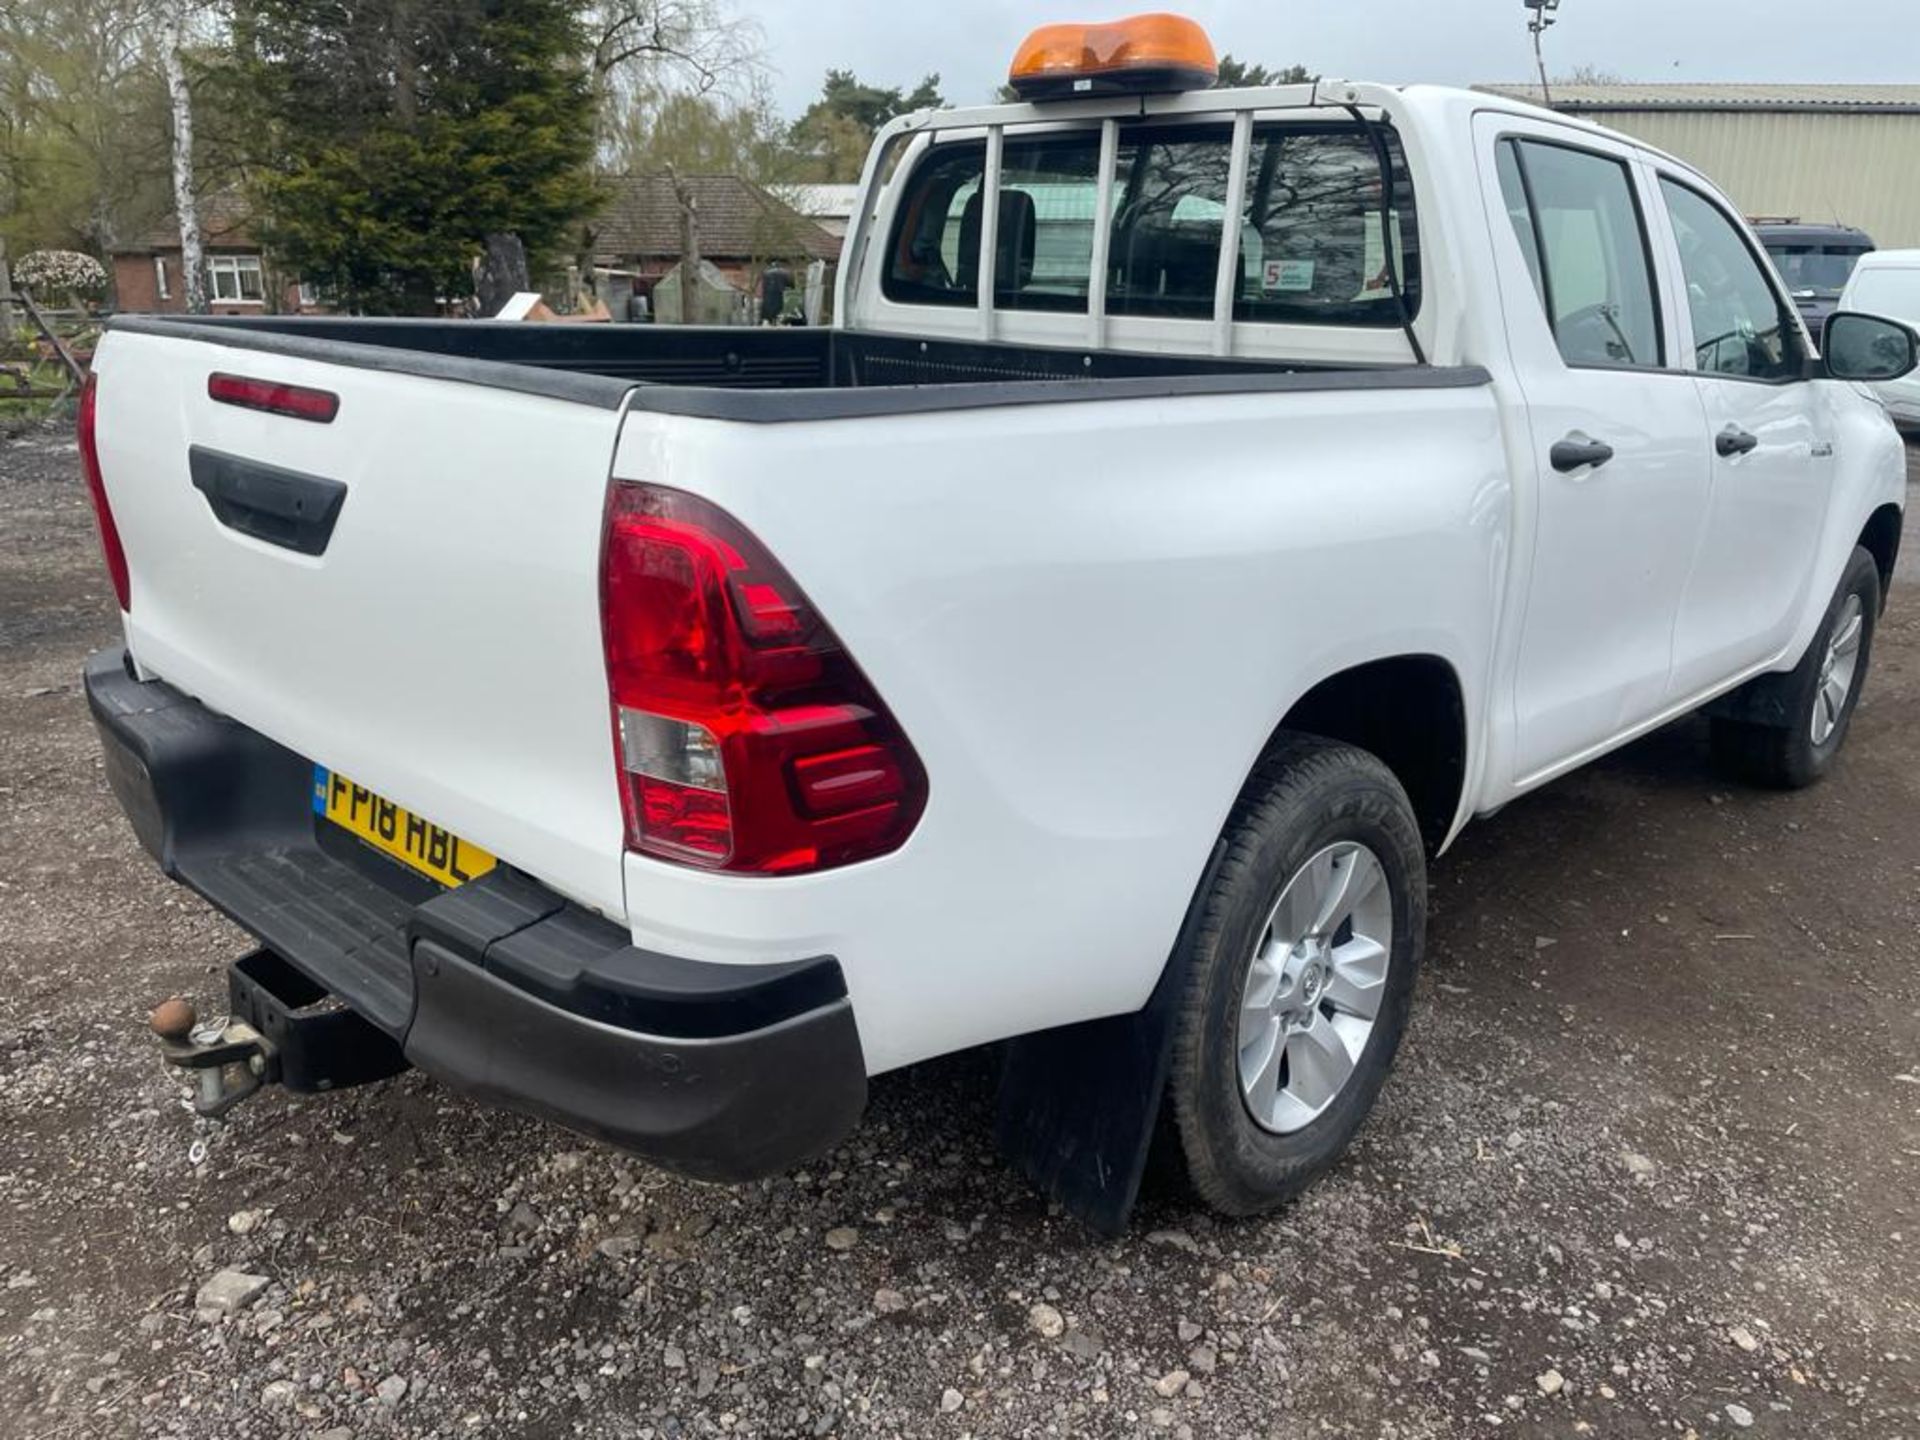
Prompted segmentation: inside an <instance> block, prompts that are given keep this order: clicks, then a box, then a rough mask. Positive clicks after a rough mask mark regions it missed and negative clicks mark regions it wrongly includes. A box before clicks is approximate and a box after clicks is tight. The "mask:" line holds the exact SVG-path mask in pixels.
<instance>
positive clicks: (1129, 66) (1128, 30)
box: [1007, 12, 1220, 100]
mask: <svg viewBox="0 0 1920 1440" xmlns="http://www.w3.org/2000/svg"><path fill="white" fill-rule="evenodd" d="M1219 77H1220V62H1219V60H1218V59H1217V58H1216V57H1215V56H1214V53H1213V42H1212V41H1211V40H1209V39H1208V38H1207V32H1206V31H1205V30H1203V29H1201V28H1200V26H1199V24H1198V23H1197V22H1195V21H1192V20H1189V19H1187V18H1186V17H1185V16H1184V15H1169V14H1166V13H1164V12H1155V13H1153V14H1150V15H1132V16H1129V17H1128V18H1127V19H1125V20H1115V21H1112V22H1111V23H1108V24H1098V25H1082V24H1064V25H1042V26H1041V27H1040V28H1039V29H1038V30H1035V31H1034V32H1033V33H1032V34H1031V35H1029V36H1027V38H1026V40H1025V41H1024V42H1022V44H1021V46H1020V49H1019V50H1018V51H1017V52H1016V53H1015V55H1014V57H1013V68H1012V69H1011V70H1009V71H1008V72H1007V83H1008V84H1010V85H1011V86H1012V87H1013V91H1014V93H1015V94H1016V95H1018V96H1019V97H1020V98H1021V99H1022V100H1075V99H1079V98H1081V97H1083V96H1095V95H1150V94H1164V93H1168V92H1171V91H1176V90H1205V89H1208V88H1209V87H1211V86H1212V85H1213V83H1214V82H1215V81H1216V80H1217V79H1219Z"/></svg>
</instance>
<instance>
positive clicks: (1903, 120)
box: [1478, 84, 1920, 250]
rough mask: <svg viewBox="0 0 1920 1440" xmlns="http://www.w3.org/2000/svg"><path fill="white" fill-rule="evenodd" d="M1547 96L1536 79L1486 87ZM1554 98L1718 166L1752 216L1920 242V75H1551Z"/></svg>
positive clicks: (1568, 109) (1712, 172)
mask: <svg viewBox="0 0 1920 1440" xmlns="http://www.w3.org/2000/svg"><path fill="white" fill-rule="evenodd" d="M1478 88H1480V89H1482V90H1486V91H1489V92H1491V93H1493V94H1497V95H1506V96H1511V97H1513V98H1515V99H1520V100H1531V101H1532V102H1533V103H1535V104H1538V103H1539V102H1540V87H1539V86H1538V85H1482V86H1480V87H1478ZM1553 108H1554V109H1555V110H1558V111H1561V112H1562V113H1563V114H1567V115H1578V116H1580V117H1581V118H1582V119H1586V120H1592V121H1594V122H1595V123H1597V124H1600V125H1606V126H1610V127H1612V128H1613V129H1615V130H1622V131H1625V132H1626V133H1627V134H1629V135H1632V136H1634V137H1635V138H1636V139H1639V140H1644V141H1646V142H1647V143H1648V144H1649V145H1654V146H1657V147H1658V148H1660V149H1662V150H1665V151H1667V152H1668V153H1669V154H1672V155H1677V156H1679V157H1680V158H1681V159H1682V160H1685V161H1687V162H1688V163H1689V164H1691V165H1694V166H1696V167H1697V168H1699V169H1700V170H1702V171H1704V172H1705V173H1706V174H1707V175H1709V176H1711V177H1712V178H1713V180H1714V181H1715V183H1716V184H1718V185H1719V186H1720V187H1721V189H1723V190H1725V191H1726V192H1727V193H1728V194H1729V195H1731V196H1732V197H1733V199H1734V201H1735V202H1736V203H1737V204H1739V206H1740V207H1741V208H1742V209H1743V210H1745V211H1746V213H1747V214H1748V215H1750V216H1764V217H1768V218H1773V219H1789V218H1793V219H1799V220H1804V221H1806V222H1808V223H1809V224H1829V223H1837V224H1841V225H1855V226H1858V227H1859V228H1860V229H1862V230H1865V231H1866V232H1867V233H1868V234H1869V235H1871V236H1872V237H1873V240H1874V243H1875V244H1876V245H1878V246H1879V247H1880V248H1881V249H1883V250H1891V249H1906V248H1920V85H1627V84H1622V85H1555V86H1554V87H1553Z"/></svg>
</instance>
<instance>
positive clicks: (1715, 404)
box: [1659, 172, 1834, 701]
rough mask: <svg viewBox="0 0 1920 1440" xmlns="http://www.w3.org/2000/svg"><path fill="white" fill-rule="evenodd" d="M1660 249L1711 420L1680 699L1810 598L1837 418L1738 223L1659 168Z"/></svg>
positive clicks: (1786, 307)
mask: <svg viewBox="0 0 1920 1440" xmlns="http://www.w3.org/2000/svg"><path fill="white" fill-rule="evenodd" d="M1659 185H1660V198H1661V207H1662V210H1663V212H1664V218H1665V220H1666V222H1667V225H1668V227H1669V228H1670V230H1671V232H1672V237H1673V244H1672V249H1671V251H1670V252H1669V253H1670V254H1671V256H1672V257H1673V261H1674V263H1675V264H1677V267H1678V274H1677V276H1676V283H1677V287H1678V289H1679V290H1680V293H1681V294H1683V295H1684V296H1685V299H1686V304H1685V307H1684V310H1685V313H1684V314H1683V315H1682V316H1681V323H1682V324H1683V325H1684V326H1685V327H1686V328H1687V329H1688V330H1689V331H1690V332H1691V333H1690V335H1689V338H1688V343H1687V346H1686V348H1685V350H1684V351H1683V352H1682V354H1681V357H1680V363H1681V364H1683V365H1685V366H1686V367H1687V368H1689V369H1691V370H1693V371H1694V372H1695V374H1696V376H1697V377H1698V378H1697V379H1696V381H1695V383H1696V384H1697V385H1698V387H1699V390H1700V397H1701V401H1702V403H1703V404H1704V406H1705V407H1706V414H1707V425H1708V429H1709V431H1710V441H1711V445H1710V449H1709V451H1708V456H1709V464H1710V465H1711V466H1712V475H1713V482H1712V487H1711V490H1710V494H1709V503H1708V509H1707V519H1706V526H1705V528H1704V530H1703V532H1702V534H1701V538H1700V551H1699V555H1698V556H1697V557H1696V558H1695V560H1694V564H1693V573H1692V576H1691V578H1690V579H1689V580H1688V583H1687V590H1686V595H1685V597H1684V598H1683V600H1682V602H1681V606H1680V616H1679V621H1678V623H1677V625H1676V626H1675V629H1674V637H1673V652H1674V654H1673V680H1672V684H1671V686H1670V690H1671V694H1672V698H1673V699H1674V700H1675V701H1682V700H1685V699H1687V698H1689V697H1691V696H1695V695H1698V694H1701V693H1702V692H1703V691H1705V690H1708V689H1711V688H1712V687H1714V686H1716V685H1719V684H1721V683H1722V682H1724V681H1727V680H1730V679H1732V678H1733V677H1735V676H1737V675H1739V674H1740V673H1742V672H1743V671H1746V670H1749V669H1752V668H1753V667H1754V666H1756V665H1759V664H1762V663H1764V662H1766V661H1768V660H1771V659H1773V658H1775V657H1776V656H1777V655H1778V654H1779V653H1780V651H1781V649H1782V648H1783V647H1784V646H1785V645H1786V644H1787V643H1788V642H1789V641H1790V640H1791V639H1792V635H1793V631H1794V629H1795V626H1796V624H1797V622H1798V621H1799V619H1800V617H1801V615H1802V614H1804V613H1805V609H1806V604H1807V594H1806V591H1807V586H1808V585H1809V583H1810V582H1811V580H1812V577H1813V561H1814V554H1815V551H1816V550H1817V548H1818V541H1819V536H1820V532H1821V528H1822V526H1823V523H1824V522H1825V519H1826V514H1827V508H1828V505H1829V502H1830V498H1831V493H1832V487H1833V472H1834V466H1833V460H1832V455H1833V430H1832V425H1831V423H1830V421H1829V419H1828V417H1827V413H1826V405H1825V403H1824V398H1823V396H1822V394H1821V388H1820V387H1819V386H1818V385H1816V384H1815V383H1814V382H1813V381H1812V379H1810V378H1809V366H1808V360H1809V355H1808V347H1807V344H1806V341H1805V339H1804V338H1803V335H1802V331H1801V328H1800V320H1799V315H1798V313H1797V312H1796V310H1795V309H1794V306H1793V304H1792V303H1791V302H1790V301H1789V300H1788V299H1787V297H1786V295H1785V294H1784V293H1783V292H1782V291H1781V290H1780V288H1779V286H1778V285H1777V283H1776V282H1775V280H1774V277H1773V274H1772V272H1771V267H1769V266H1768V265H1767V263H1766V262H1765V261H1764V260H1763V259H1762V258H1761V255H1760V251H1759V248H1758V246H1757V245H1756V244H1755V243H1754V242H1753V241H1752V240H1751V239H1750V238H1749V236H1748V234H1747V231H1746V228H1745V227H1744V226H1743V225H1741V224H1740V223H1739V222H1738V221H1736V220H1735V219H1734V218H1733V217H1732V216H1731V215H1730V214H1729V213H1728V212H1727V210H1726V209H1725V207H1724V206H1722V205H1721V203H1720V202H1719V201H1718V200H1717V199H1715V198H1713V197H1712V196H1710V195H1709V194H1708V193H1707V192H1706V191H1705V190H1703V189H1700V188H1698V182H1697V181H1694V180H1692V179H1691V178H1687V177H1682V176H1679V175H1677V174H1668V173H1664V172H1663V173H1662V174H1661V175H1660V180H1659Z"/></svg>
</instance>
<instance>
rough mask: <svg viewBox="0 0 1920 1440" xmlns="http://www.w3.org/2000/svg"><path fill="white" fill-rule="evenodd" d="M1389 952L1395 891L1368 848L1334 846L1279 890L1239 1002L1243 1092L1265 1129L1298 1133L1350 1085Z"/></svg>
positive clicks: (1373, 1017)
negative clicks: (1297, 1131)
mask: <svg viewBox="0 0 1920 1440" xmlns="http://www.w3.org/2000/svg"><path fill="white" fill-rule="evenodd" d="M1392 954H1393V895H1392V891H1391V890H1390V888H1389V887H1388V885H1387V878H1386V872H1385V871H1384V870H1383V869H1382V868H1381V865H1380V860H1379V857H1378V856H1376V855H1375V854H1374V853H1373V851H1371V850H1369V849H1368V848H1367V847H1366V846H1364V845H1360V844H1355V843H1353V842H1350V841H1349V842H1342V843H1340V844H1337V845H1330V846H1328V847H1327V848H1326V849H1325V850H1322V851H1321V852H1320V853H1319V854H1317V855H1315V856H1314V857H1313V858H1312V859H1310V860H1308V861H1307V863H1306V864H1305V865H1303V866H1301V867H1300V869H1299V870H1298V871H1297V872H1296V873H1295V874H1294V875H1293V876H1292V878H1290V879H1289V880H1288V881H1287V883H1286V884H1285V885H1284V886H1283V887H1281V891H1280V898H1279V899H1278V900H1277V901H1275V902H1274V907H1273V910H1272V913H1271V914H1270V915H1269V916H1268V917H1267V923H1266V926H1265V928H1264V929H1263V931H1262V932H1261V936H1260V939H1259V942H1258V944H1257V946H1256V948H1255V950H1254V955H1253V960H1252V963H1251V964H1250V965H1249V966H1248V969H1247V981H1246V985H1245V988H1244V989H1243V991H1242V993H1241V1000H1240V1032H1239V1080H1240V1093H1241V1095H1242V1096H1243V1098H1244V1099H1245V1101H1246V1105H1247V1112H1248V1113H1249V1114H1250V1115H1252V1117H1253V1119H1254V1122H1255V1123H1256V1124H1258V1125H1259V1126H1260V1127H1261V1128H1262V1129H1265V1130H1270V1131H1272V1132H1273V1133H1275V1134H1288V1133H1290V1132H1292V1131H1295V1130H1299V1129H1301V1128H1303V1127H1305V1126H1307V1125H1309V1124H1311V1123H1312V1122H1313V1121H1314V1120H1315V1119H1316V1118H1318V1117H1319V1116H1320V1114H1321V1113H1322V1112H1324V1111H1325V1110H1326V1108H1327V1107H1328V1106H1329V1105H1331V1104H1332V1103H1333V1102H1334V1101H1335V1100H1336V1099H1337V1098H1338V1097H1339V1096H1340V1094H1341V1092H1342V1091H1343V1090H1344V1089H1345V1088H1346V1085H1347V1082H1348V1081H1349V1080H1350V1079H1351V1078H1352V1076H1353V1072H1354V1069H1355V1067H1356V1066H1357V1065H1358V1063H1359V1060H1360V1057H1361V1055H1362V1054H1363V1053H1364V1051H1365V1050H1366V1047H1367V1042H1368V1040H1369V1039H1370V1038H1371V1037H1372V1035H1373V1030H1374V1025H1375V1023H1376V1021H1377V1020H1378V1018H1379V1014H1380V1003H1381V997H1382V995H1383V994H1384V993H1385V988H1386V979H1387V967H1388V965H1389V963H1390V962H1391V958H1392Z"/></svg>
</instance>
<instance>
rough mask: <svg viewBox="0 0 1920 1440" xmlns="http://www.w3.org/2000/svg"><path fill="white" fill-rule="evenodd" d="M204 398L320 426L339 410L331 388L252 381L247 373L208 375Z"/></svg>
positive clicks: (325, 423) (338, 399) (338, 404)
mask: <svg viewBox="0 0 1920 1440" xmlns="http://www.w3.org/2000/svg"><path fill="white" fill-rule="evenodd" d="M207 398H208V399H210V400H218V401H219V402H220V403H221V404H223V405H238V406H239V407H240V408H241V409H243V410H264V411H266V413H267V414H269V415H286V416H289V417H291V418H292V419H295V420H313V421H317V422H318V423H320V424H322V425H330V424H332V423H333V417H334V416H335V415H338V414H339V413H340V397H339V396H338V395H336V394H334V393H333V392H332V391H331V390H312V389H309V388H308V387H307V386H305V385H282V384H281V383H280V382H279V381H277V380H255V379H253V378H252V377H250V376H247V375H225V374H220V373H218V372H216V373H215V374H212V375H209V376H208V377H207Z"/></svg>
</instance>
